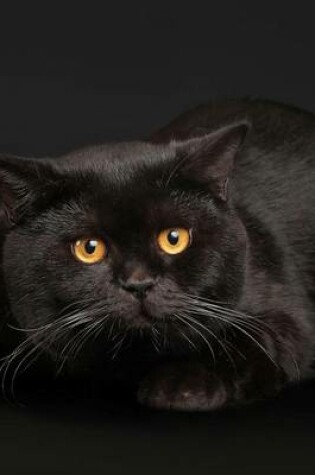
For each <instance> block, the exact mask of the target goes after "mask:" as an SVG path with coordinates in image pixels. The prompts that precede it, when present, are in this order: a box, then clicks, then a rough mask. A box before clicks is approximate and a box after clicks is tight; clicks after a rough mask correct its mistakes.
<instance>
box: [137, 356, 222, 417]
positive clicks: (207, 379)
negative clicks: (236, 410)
mask: <svg viewBox="0 0 315 475" xmlns="http://www.w3.org/2000/svg"><path fill="white" fill-rule="evenodd" d="M227 399H228V393H227V390H226V388H225V386H224V384H223V383H222V382H221V381H220V380H219V379H218V378H217V377H216V376H215V375H214V374H213V373H211V372H210V371H209V370H208V369H207V368H206V367H205V366H203V365H201V364H198V363H186V364H183V363H172V364H168V365H164V366H161V367H159V368H157V369H156V370H155V371H153V372H152V373H150V374H149V375H148V376H147V377H146V378H145V379H144V380H143V381H142V383H141V384H140V387H139V390H138V401H139V402H140V403H141V404H144V405H147V406H150V407H153V408H156V409H175V410H181V411H209V410H213V409H217V408H219V407H221V406H223V405H225V404H226V402H227Z"/></svg>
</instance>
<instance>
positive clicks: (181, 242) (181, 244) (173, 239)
mask: <svg viewBox="0 0 315 475" xmlns="http://www.w3.org/2000/svg"><path fill="white" fill-rule="evenodd" d="M190 242H191V235H190V232H189V230H188V229H185V228H169V229H164V231H161V232H160V233H159V235H158V237H157V243H158V246H159V248H160V249H161V250H162V251H164V252H165V253H166V254H179V253H181V252H183V251H185V249H187V247H188V246H189V244H190Z"/></svg>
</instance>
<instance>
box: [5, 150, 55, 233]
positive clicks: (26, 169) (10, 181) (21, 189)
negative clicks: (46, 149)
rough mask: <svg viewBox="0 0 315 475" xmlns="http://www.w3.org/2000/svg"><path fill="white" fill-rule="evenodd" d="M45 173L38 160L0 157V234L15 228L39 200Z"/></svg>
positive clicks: (45, 167) (41, 163)
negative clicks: (2, 231) (0, 231)
mask: <svg viewBox="0 0 315 475" xmlns="http://www.w3.org/2000/svg"><path fill="white" fill-rule="evenodd" d="M48 171H49V167H48V166H47V165H45V164H44V163H43V162H42V161H40V160H39V159H32V158H22V157H15V156H0V230H7V229H10V228H11V227H12V226H14V224H16V222H17V221H18V220H19V218H20V217H21V216H22V215H23V214H24V212H25V211H27V210H29V209H30V208H31V206H32V204H33V203H34V202H35V201H36V200H37V199H38V198H40V196H41V194H42V193H43V184H44V183H45V181H46V182H47V178H48Z"/></svg>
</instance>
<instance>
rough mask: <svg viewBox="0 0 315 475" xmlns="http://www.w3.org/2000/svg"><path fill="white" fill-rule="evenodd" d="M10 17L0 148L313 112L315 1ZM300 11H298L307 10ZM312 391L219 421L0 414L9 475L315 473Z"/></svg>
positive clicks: (44, 147)
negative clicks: (247, 113)
mask: <svg viewBox="0 0 315 475" xmlns="http://www.w3.org/2000/svg"><path fill="white" fill-rule="evenodd" d="M29 8H30V7H29V5H28V4H27V3H25V4H24V5H22V6H19V8H17V6H16V5H13V4H12V6H11V7H8V6H3V7H2V11H1V28H0V32H1V33H0V36H1V38H0V58H1V61H0V149H1V150H2V151H9V152H13V153H18V154H21V155H24V154H27V155H49V154H55V153H59V152H61V151H64V150H66V149H68V148H72V147H76V146H79V145H81V144H86V143H92V142H101V141H104V140H116V139H129V138H139V137H141V136H143V135H147V134H148V133H150V132H151V131H152V130H153V129H155V128H156V127H159V126H160V125H164V124H165V123H166V122H167V121H168V120H169V119H171V118H172V117H174V116H175V115H176V114H177V113H179V112H181V111H183V110H185V109H187V108H188V107H190V106H194V105H196V104H197V103H199V102H204V101H208V100H209V99H213V98H216V97H222V96H244V95H250V96H254V97H266V98H269V99H274V100H278V101H285V102H289V103H291V104H293V105H297V106H301V107H304V108H306V109H309V110H311V111H315V94H314V84H315V67H314V59H313V58H314V51H313V50H314V45H315V41H314V40H315V32H314V27H313V18H314V16H313V15H312V12H311V2H299V4H298V5H296V4H294V3H292V4H289V3H288V2H287V3H285V4H280V3H279V2H277V4H273V5H272V6H271V5H270V7H269V8H268V7H267V6H266V4H265V3H262V4H258V3H255V2H232V1H230V2H217V3H214V2H207V7H203V8H200V6H199V5H197V4H196V5H195V4H187V6H184V5H183V3H181V4H179V3H178V4H177V5H175V4H173V6H172V7H171V6H170V5H169V4H165V5H164V6H163V5H161V4H156V5H153V4H151V3H150V2H146V3H145V2H141V3H139V2H137V3H135V2H130V3H129V4H127V2H126V4H125V5H124V6H122V5H119V4H117V6H114V5H110V4H107V3H104V8H103V10H102V11H97V10H94V9H93V8H92V6H91V7H89V11H87V10H86V9H87V4H84V8H82V9H81V8H80V7H79V6H78V5H76V7H75V9H72V10H70V9H69V10H68V11H67V10H65V7H63V9H62V10H61V11H56V10H55V8H54V7H53V4H51V6H50V8H48V6H47V4H46V3H45V2H44V3H42V6H41V8H40V7H39V6H38V8H37V9H35V8H34V9H33V10H32V11H30V10H29ZM297 8H298V10H297ZM314 394H315V385H314V384H313V383H310V384H308V385H306V386H305V387H304V388H300V389H294V390H291V391H289V392H288V393H287V394H286V395H284V396H282V397H281V398H279V399H277V400H276V401H268V402H266V403H264V404H260V405H258V406H257V405H256V406H253V407H248V408H242V409H239V410H227V411H224V412H220V413H213V414H168V413H154V412H149V411H145V410H140V409H137V408H135V407H132V406H126V405H124V404H118V403H116V404H114V403H110V404H109V403H106V404H105V403H104V402H103V401H102V400H100V399H93V398H92V399H88V398H83V397H82V398H81V399H80V398H79V396H78V397H77V398H76V399H73V398H70V399H68V400H67V401H65V402H63V403H61V402H58V403H57V402H55V401H54V399H53V398H52V399H51V400H50V401H48V400H46V402H45V403H44V402H43V401H42V402H41V403H39V402H35V401H33V403H32V404H30V405H29V406H28V407H26V408H25V407H19V406H8V405H6V404H4V403H2V404H1V405H0V437H1V441H0V470H1V473H8V474H11V473H24V474H28V473H30V474H31V473H32V474H37V473H40V474H44V473H45V474H50V473H52V474H56V473H80V472H82V473H106V474H110V473H117V474H118V473H119V474H120V473H129V472H130V471H131V470H132V471H133V472H139V473H145V472H148V473H163V472H164V473H172V474H175V473H196V474H198V473H207V474H208V473H209V474H210V473H214V474H226V473H231V474H237V473H240V474H247V473H248V474H260V473H269V474H273V473H277V474H278V473H286V474H287V473H301V474H308V473H314V466H315V462H314V458H315V455H314V447H315V444H314V442H315V434H314V432H315V400H314Z"/></svg>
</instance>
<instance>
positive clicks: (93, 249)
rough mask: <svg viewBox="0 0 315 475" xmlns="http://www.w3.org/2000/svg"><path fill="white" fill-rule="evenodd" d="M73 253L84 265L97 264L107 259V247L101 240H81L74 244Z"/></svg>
mask: <svg viewBox="0 0 315 475" xmlns="http://www.w3.org/2000/svg"><path fill="white" fill-rule="evenodd" d="M72 252H73V255H74V256H75V257H76V259H78V260H79V261H81V262H84V264H97V263H98V262H100V261H102V260H103V259H105V258H106V255H107V247H106V244H105V243H104V241H102V240H101V239H79V240H78V241H76V242H75V243H74V244H72Z"/></svg>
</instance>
